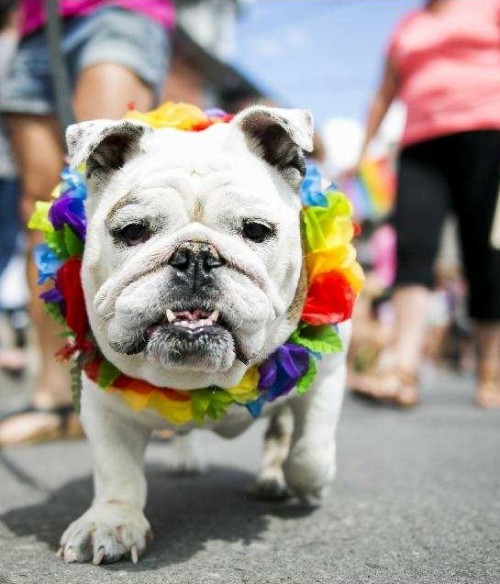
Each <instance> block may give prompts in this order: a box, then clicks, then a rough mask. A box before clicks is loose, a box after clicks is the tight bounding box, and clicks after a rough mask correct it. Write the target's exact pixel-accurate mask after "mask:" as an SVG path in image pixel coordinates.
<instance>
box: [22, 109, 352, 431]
mask: <svg viewBox="0 0 500 584" xmlns="http://www.w3.org/2000/svg"><path fill="white" fill-rule="evenodd" d="M127 118H129V119H138V120H141V121H143V122H146V123H148V124H149V125H151V126H152V127H153V128H163V127H172V128H176V129H179V130H184V131H203V130H204V129H206V128H208V127H210V126H211V125H213V124H216V123H226V122H228V121H230V119H231V116H228V115H227V114H225V112H223V111H221V110H209V111H206V112H203V111H202V110H200V109H198V108H196V107H195V106H191V105H187V104H174V103H166V104H165V105H163V106H161V107H160V108H158V109H157V110H154V111H152V112H149V113H147V114H142V113H139V112H135V111H132V112H129V114H127ZM61 179H62V181H61V183H60V184H59V185H58V186H57V187H56V189H55V190H54V192H53V193H52V197H53V201H52V202H37V204H36V208H35V212H34V214H33V216H32V218H31V220H30V222H29V224H28V227H29V228H31V229H36V230H40V231H42V232H43V235H44V239H45V243H43V244H41V245H39V246H38V247H37V248H36V249H35V261H36V264H37V266H38V271H39V283H40V284H41V283H44V282H45V281H46V280H49V281H51V282H52V283H53V284H54V286H53V288H51V289H50V290H49V291H47V292H44V293H43V294H41V295H40V297H41V298H42V299H43V300H44V302H45V307H46V309H47V311H48V312H49V314H50V315H51V316H52V317H53V318H54V319H55V320H56V321H58V322H60V323H61V324H62V325H63V327H64V336H65V337H66V343H65V345H64V347H63V348H62V350H61V351H60V352H59V354H58V355H59V357H61V358H62V359H73V361H74V364H75V366H74V368H73V398H74V402H75V408H76V409H77V410H79V403H80V391H81V381H80V380H81V373H82V370H83V371H84V372H85V374H86V375H87V377H89V378H90V379H91V380H93V381H95V382H96V383H97V385H98V386H100V387H101V388H102V389H104V390H106V391H110V392H114V393H116V394H118V395H119V396H120V397H121V398H122V399H123V400H125V402H126V403H127V404H128V405H129V406H130V407H131V408H132V409H134V410H136V411H140V410H143V409H149V410H154V411H156V412H157V413H159V414H160V415H161V416H163V417H165V418H166V419H168V420H169V421H170V422H171V423H173V424H184V423H188V422H193V421H194V422H197V423H202V422H203V421H204V420H205V419H206V418H207V417H208V418H211V419H213V420H217V419H219V418H220V417H221V416H222V415H223V414H225V413H226V411H227V409H228V407H229V406H230V405H232V404H238V405H242V406H245V407H246V408H247V409H248V411H249V412H250V414H251V415H252V416H254V417H257V416H258V415H259V414H260V412H261V410H262V407H263V406H264V404H265V403H266V402H272V401H274V400H275V399H277V398H279V397H280V396H283V395H286V394H288V393H289V392H290V391H292V390H293V388H295V390H296V392H297V393H298V394H302V393H305V392H307V391H308V389H309V388H310V386H311V384H312V382H313V380H314V377H315V375H316V372H317V363H318V361H319V360H320V359H321V356H322V355H323V354H327V353H334V352H337V351H340V350H341V349H342V344H341V341H340V338H339V336H338V333H337V324H338V323H340V322H342V321H344V320H347V319H349V318H350V317H351V313H352V309H353V306H354V302H355V298H356V296H357V294H359V292H360V290H361V287H362V285H363V273H362V270H361V268H360V266H359V264H358V263H357V262H356V253H355V251H354V248H353V246H352V243H351V240H352V238H353V236H354V235H355V231H356V227H355V225H354V223H353V221H352V206H351V204H350V202H349V201H348V199H347V198H346V197H345V196H344V195H343V194H342V193H340V192H338V191H337V190H336V188H335V187H334V186H333V185H332V186H330V187H328V188H327V189H326V190H325V191H324V190H323V189H322V187H321V176H320V174H319V172H318V171H317V169H316V168H315V167H314V166H312V165H311V166H309V167H308V170H307V174H306V177H305V178H304V180H303V182H302V185H301V192H300V196H301V199H302V205H303V209H302V228H303V240H304V251H305V262H306V267H307V274H308V293H307V297H306V301H305V304H304V308H303V312H302V315H301V319H300V322H299V324H298V326H297V328H296V330H295V331H294V332H293V333H292V335H291V336H290V338H289V339H288V340H287V341H286V342H285V343H284V344H283V345H281V346H280V347H278V348H277V349H276V351H274V353H272V354H271V355H269V356H268V357H267V358H266V359H265V360H264V361H263V362H262V363H260V364H259V365H254V366H252V367H250V368H249V369H248V370H247V372H246V373H245V375H244V376H243V378H242V379H241V381H240V382H239V383H238V384H237V385H236V386H235V387H232V388H230V389H223V388H219V387H207V388H200V389H194V390H192V391H185V390H184V391H181V390H176V389H171V388H164V387H156V386H154V385H152V384H150V383H148V382H147V381H144V380H141V379H134V378H131V377H128V376H126V375H124V374H122V373H121V372H120V371H119V370H118V369H117V368H116V367H115V366H114V365H113V364H112V363H110V362H109V361H107V360H106V359H105V357H104V356H103V354H102V353H101V351H100V350H99V348H98V346H97V344H96V343H95V340H94V339H93V336H92V332H91V330H90V327H89V322H88V317H87V313H86V308H85V302H84V296H83V290H82V285H81V277H80V271H81V258H82V255H83V249H84V245H85V235H86V217H85V206H84V201H85V198H86V195H87V188H86V184H85V177H84V174H83V169H79V170H75V169H69V168H65V169H64V170H63V172H62V174H61Z"/></svg>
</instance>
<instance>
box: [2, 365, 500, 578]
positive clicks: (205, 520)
mask: <svg viewBox="0 0 500 584" xmlns="http://www.w3.org/2000/svg"><path fill="white" fill-rule="evenodd" d="M0 381H1V384H2V385H1V386H0V406H4V405H6V404H8V405H11V404H12V403H16V402H19V401H21V400H22V399H23V395H24V394H25V390H24V387H25V386H23V385H22V384H14V383H12V382H7V381H6V380H4V379H3V378H2V379H1V380H0ZM263 429H264V426H263V425H262V423H258V424H256V425H255V426H254V427H252V428H251V429H250V431H248V432H247V433H246V434H245V435H243V436H242V437H240V438H238V439H236V440H233V441H224V440H222V439H220V438H217V437H215V436H213V435H211V434H208V433H203V440H202V442H203V443H204V447H205V450H206V458H207V460H208V462H209V469H208V471H207V472H206V473H205V474H204V475H202V476H200V477H191V478H189V477H183V478H179V477H175V476H172V474H171V473H170V472H169V471H168V461H169V457H170V456H171V447H170V445H169V444H159V443H152V444H151V445H150V447H149V449H148V452H147V475H148V481H149V499H148V504H147V509H146V513H147V516H148V518H149V520H150V522H151V524H152V526H153V528H154V531H155V535H156V538H155V540H154V542H153V543H152V544H151V546H150V547H149V549H148V551H147V552H146V554H145V555H144V557H143V558H142V560H141V562H140V563H139V564H137V565H132V564H130V563H127V562H120V563H117V564H111V565H106V566H101V567H97V566H93V565H75V564H72V565H66V564H64V562H63V561H62V560H60V559H59V558H57V557H56V555H55V551H56V549H57V543H58V538H59V536H60V534H61V533H62V531H63V530H64V528H65V527H66V525H67V524H68V523H69V522H70V521H72V520H73V519H75V518H76V517H77V516H78V515H80V514H81V513H82V512H83V511H84V510H85V509H86V508H87V506H88V505H89V503H90V501H91V494H92V482H91V462H90V454H89V449H88V447H87V445H86V443H85V442H83V441H79V442H73V443H52V444H45V445H40V446H36V447H31V448H18V449H10V450H4V451H0V583H1V584H21V583H22V584H91V583H92V584H100V583H108V582H111V583H115V582H116V583H119V582H127V584H136V583H137V584H139V583H140V584H157V583H158V584H159V583H162V584H170V583H176V584H219V583H220V584H222V583H224V584H267V583H269V584H278V583H280V584H281V583H283V584H285V583H286V584H301V583H307V584H316V583H318V584H319V583H322V584H323V583H325V584H326V583H328V584H337V583H339V584H340V583H342V584H351V583H352V584H364V583H373V584H375V583H380V584H392V583H408V584H417V583H426V584H452V583H453V584H454V583H467V584H479V583H481V584H482V583H485V584H486V583H488V584H498V583H500V412H487V411H482V410H480V409H479V408H477V407H475V406H473V404H472V380H471V379H470V378H467V377H458V376H452V375H449V374H440V375H438V377H437V378H436V379H434V380H430V381H429V382H428V383H427V385H426V388H425V391H424V394H423V401H422V404H421V405H420V407H418V408H417V409H415V410H414V411H397V410H393V409H387V408H385V407H380V406H377V405H373V404H370V403H366V402H364V401H360V400H357V399H355V398H353V397H351V396H348V398H347V399H346V403H345V407H344V412H343V416H342V419H341V424H340V429H339V436H338V445H339V473H338V478H337V480H336V482H335V484H334V487H333V489H332V492H331V494H330V495H329V496H328V498H327V500H326V501H325V503H324V505H323V507H322V508H320V509H316V510H310V509H306V508H304V507H301V506H300V505H299V504H297V503H294V502H287V503H281V504H279V503H278V504H268V503H261V502H257V501H254V500H252V499H251V498H249V497H247V496H246V495H245V489H246V488H247V487H248V485H249V484H250V483H251V482H252V479H253V477H254V475H255V472H256V469H257V466H258V460H259V451H260V444H261V437H262V433H263Z"/></svg>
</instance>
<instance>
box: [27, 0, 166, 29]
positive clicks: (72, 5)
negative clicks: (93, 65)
mask: <svg viewBox="0 0 500 584" xmlns="http://www.w3.org/2000/svg"><path fill="white" fill-rule="evenodd" d="M44 6H45V0H21V34H22V35H23V36H24V35H27V34H29V33H30V32H33V31H35V30H37V29H38V28H40V27H41V26H43V25H44V24H45V8H44ZM103 6H119V7H121V8H125V9H127V10H133V11H135V12H140V13H141V14H143V15H144V16H147V17H149V18H151V19H152V20H155V21H156V22H159V23H160V24H162V25H163V26H165V27H166V28H172V26H173V24H174V7H173V4H172V2H171V0H60V1H59V12H60V13H61V14H62V16H64V17H68V16H83V15H87V14H90V13H91V12H93V11H94V10H97V9H98V8H102V7H103Z"/></svg>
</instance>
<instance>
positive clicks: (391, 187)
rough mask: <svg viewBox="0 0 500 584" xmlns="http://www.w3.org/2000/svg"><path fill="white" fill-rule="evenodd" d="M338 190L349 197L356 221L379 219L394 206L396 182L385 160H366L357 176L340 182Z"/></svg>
mask: <svg viewBox="0 0 500 584" xmlns="http://www.w3.org/2000/svg"><path fill="white" fill-rule="evenodd" d="M340 188H341V190H342V191H343V192H344V193H345V194H346V195H347V196H348V197H349V199H350V201H351V203H352V205H353V207H354V216H355V218H356V220H357V221H363V220H365V219H372V220H377V219H381V218H383V217H385V216H386V215H388V214H389V213H390V211H391V209H392V207H393V205H394V197H395V191H396V180H395V176H394V172H393V171H392V169H391V168H390V166H389V162H388V160H387V159H385V158H381V159H378V160H375V159H371V160H366V161H365V162H363V164H362V165H361V168H360V171H359V174H358V175H357V176H356V177H355V178H353V179H349V180H346V181H341V182H340Z"/></svg>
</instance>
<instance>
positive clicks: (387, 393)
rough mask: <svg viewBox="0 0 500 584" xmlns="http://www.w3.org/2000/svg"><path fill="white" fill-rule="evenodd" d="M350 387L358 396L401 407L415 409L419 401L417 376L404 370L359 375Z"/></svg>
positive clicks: (388, 370)
mask: <svg viewBox="0 0 500 584" xmlns="http://www.w3.org/2000/svg"><path fill="white" fill-rule="evenodd" d="M350 387H351V390H352V391H353V392H355V393H357V394H360V395H364V396H367V397H370V398H373V399H376V400H381V401H387V402H391V403H393V404H395V405H397V406H401V407H413V406H415V405H416V404H417V403H418V399H419V395H418V384H417V376H416V375H415V373H412V372H410V371H406V370H403V369H387V370H380V371H374V372H372V373H367V374H365V375H357V376H356V378H355V379H354V380H352V383H351V385H350Z"/></svg>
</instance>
